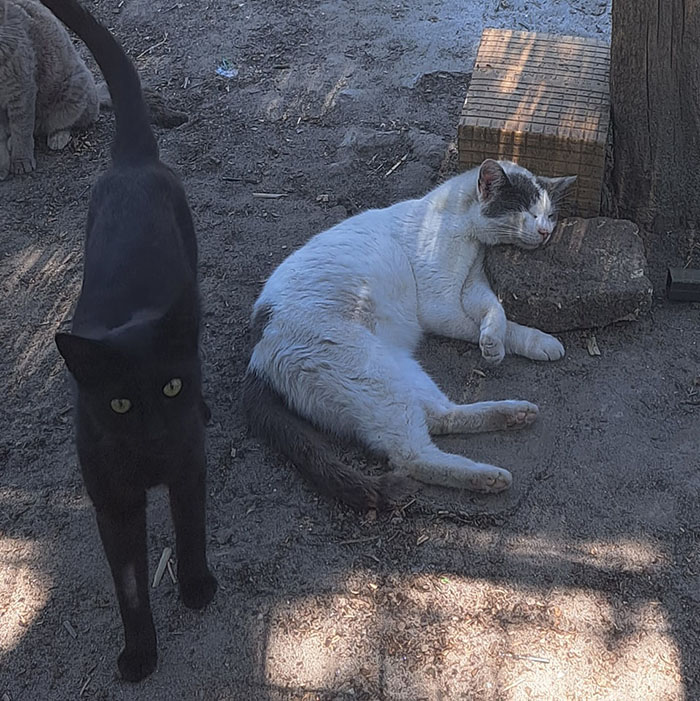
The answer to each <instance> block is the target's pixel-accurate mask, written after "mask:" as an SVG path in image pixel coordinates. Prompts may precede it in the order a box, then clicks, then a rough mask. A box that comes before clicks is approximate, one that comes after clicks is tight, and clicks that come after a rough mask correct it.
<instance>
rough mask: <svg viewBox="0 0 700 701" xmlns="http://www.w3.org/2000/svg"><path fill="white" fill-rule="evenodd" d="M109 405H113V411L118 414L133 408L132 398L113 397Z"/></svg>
mask: <svg viewBox="0 0 700 701" xmlns="http://www.w3.org/2000/svg"><path fill="white" fill-rule="evenodd" d="M109 405H110V406H111V407H112V411H113V412H115V413H117V414H126V412H127V411H129V409H131V400H130V399H113V400H112V401H111V402H110V403H109Z"/></svg>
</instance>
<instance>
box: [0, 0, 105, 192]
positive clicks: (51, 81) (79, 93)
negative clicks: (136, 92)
mask: <svg viewBox="0 0 700 701" xmlns="http://www.w3.org/2000/svg"><path fill="white" fill-rule="evenodd" d="M98 112H99V104H98V98H97V90H96V89H95V81H94V79H93V77H92V73H90V71H89V70H88V68H87V66H86V65H85V63H84V62H83V60H82V59H81V58H80V56H79V55H78V53H77V51H76V50H75V47H74V46H73V44H72V43H71V40H70V38H69V36H68V32H66V30H65V29H64V28H63V27H62V26H61V24H60V22H59V21H58V20H57V19H56V18H55V17H54V16H53V15H52V14H51V13H50V12H49V11H48V10H47V9H46V8H44V7H43V6H42V5H41V4H40V3H39V2H37V1H36V0H0V180H2V179H4V178H6V177H7V176H8V174H9V173H15V174H18V173H28V172H30V171H32V170H34V168H35V167H36V162H35V160H34V135H35V134H36V135H39V134H40V135H45V136H46V137H47V144H48V147H49V148H50V149H54V150H58V149H62V148H64V147H65V146H66V144H67V143H68V142H69V141H70V130H71V128H72V127H85V126H87V125H88V124H90V123H91V122H94V121H95V120H96V119H97V115H98Z"/></svg>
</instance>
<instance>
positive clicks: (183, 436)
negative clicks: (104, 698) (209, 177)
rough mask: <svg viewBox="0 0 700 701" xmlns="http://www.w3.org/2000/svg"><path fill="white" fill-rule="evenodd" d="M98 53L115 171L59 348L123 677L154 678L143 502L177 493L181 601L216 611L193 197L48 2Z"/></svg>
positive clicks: (69, 3) (113, 45)
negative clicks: (209, 553)
mask: <svg viewBox="0 0 700 701" xmlns="http://www.w3.org/2000/svg"><path fill="white" fill-rule="evenodd" d="M42 1H43V3H44V4H45V5H46V6H47V7H49V8H50V9H51V10H52V11H53V12H54V14H55V15H56V16H57V17H58V18H59V19H61V20H62V21H63V22H64V23H65V24H66V25H67V26H68V27H69V28H70V29H72V30H73V31H74V32H75V33H76V34H77V35H78V36H79V37H80V38H81V39H82V40H83V41H84V42H85V43H86V44H87V46H88V48H89V49H90V51H91V52H92V55H93V56H94V57H95V60H96V61H97V63H98V64H99V66H100V68H101V69H102V73H103V74H104V77H105V79H106V81H107V84H108V86H109V90H110V93H111V96H112V101H113V105H114V111H115V115H116V136H115V139H114V143H113V146H112V165H111V167H110V168H109V170H108V171H107V172H106V173H105V174H104V175H102V176H101V177H100V178H99V180H98V181H97V183H96V185H95V187H94V189H93V192H92V195H91V200H90V207H89V211H88V221H87V237H86V242H85V260H84V275H83V286H82V290H81V292H80V296H79V298H78V303H77V307H76V310H75V314H74V316H73V324H72V332H71V333H70V334H66V333H58V334H57V335H56V344H57V345H58V349H59V351H60V353H61V355H62V356H63V358H64V359H65V361H66V365H67V366H68V369H69V370H70V372H71V374H72V376H73V378H74V379H75V382H76V388H77V391H76V398H75V412H76V443H77V448H78V455H79V458H80V466H81V470H82V474H83V479H84V481H85V486H86V488H87V491H88V494H89V495H90V498H91V499H92V502H93V505H94V507H95V511H96V515H97V525H98V527H99V531H100V536H101V538H102V543H103V545H104V549H105V552H106V554H107V558H108V560H109V564H110V567H111V570H112V576H113V577H114V585H115V588H116V591H117V598H118V600H119V608H120V610H121V615H122V621H123V624H124V638H125V647H124V650H122V652H121V654H120V655H119V660H118V664H119V670H120V672H121V674H122V677H123V678H124V679H127V680H130V681H138V680H139V679H143V678H144V677H145V676H147V675H148V674H150V673H151V672H152V671H153V670H154V669H155V666H156V661H157V651H156V633H155V628H154V626H153V619H152V616H151V608H150V603H149V598H148V564H147V559H146V491H147V489H148V488H149V487H152V486H154V485H157V484H165V485H167V487H168V488H169V493H170V505H171V510H172V516H173V522H174V526H175V535H176V545H177V559H178V568H177V571H178V578H179V585H180V595H181V597H182V600H183V602H184V604H185V605H186V606H188V607H190V608H202V607H204V606H206V604H208V603H209V601H211V599H212V597H213V596H214V593H215V591H216V588H217V583H216V579H215V578H214V577H213V575H212V574H211V573H210V571H209V568H208V567H207V562H206V546H205V471H206V462H205V450H204V425H205V423H206V421H207V419H208V409H207V407H206V405H205V404H204V401H203V399H202V394H201V375H200V361H199V341H198V339H199V322H200V310H199V295H198V285H197V242H196V238H195V233H194V229H193V226H192V219H191V217H190V211H189V208H188V205H187V201H186V198H185V193H184V190H183V188H182V185H181V183H180V181H179V179H178V178H177V176H176V175H175V174H174V173H173V171H171V170H170V168H168V167H167V166H165V165H163V164H162V163H161V162H160V161H159V159H158V145H157V143H156V140H155V137H154V135H153V132H152V131H151V129H150V126H149V120H148V113H147V108H146V105H145V103H144V100H143V95H142V92H141V84H140V81H139V78H138V74H137V72H136V69H135V68H134V66H133V65H132V64H131V62H130V61H129V59H128V58H127V56H126V55H125V54H124V51H123V50H122V48H121V47H120V45H119V44H118V43H117V42H116V40H115V39H114V38H113V37H112V35H111V34H110V33H109V31H107V29H106V28H105V27H103V26H102V25H100V24H99V23H98V22H97V21H96V20H95V19H94V18H93V17H92V15H91V14H90V13H89V12H87V11H86V10H84V9H83V8H82V7H81V6H80V5H79V4H78V3H77V2H75V1H74V0H42Z"/></svg>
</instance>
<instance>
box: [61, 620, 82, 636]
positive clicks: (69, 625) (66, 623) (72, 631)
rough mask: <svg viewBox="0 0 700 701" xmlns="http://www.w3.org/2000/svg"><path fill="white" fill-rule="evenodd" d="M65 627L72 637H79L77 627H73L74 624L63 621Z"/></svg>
mask: <svg viewBox="0 0 700 701" xmlns="http://www.w3.org/2000/svg"><path fill="white" fill-rule="evenodd" d="M63 627H64V628H65V629H66V630H67V631H68V633H69V634H70V636H71V637H72V638H74V639H75V638H77V637H78V634H77V633H76V632H75V628H73V626H72V625H71V624H70V623H69V622H68V621H63Z"/></svg>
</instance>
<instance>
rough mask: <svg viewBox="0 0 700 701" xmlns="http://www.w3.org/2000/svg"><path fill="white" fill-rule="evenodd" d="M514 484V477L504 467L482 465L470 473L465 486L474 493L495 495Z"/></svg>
mask: <svg viewBox="0 0 700 701" xmlns="http://www.w3.org/2000/svg"><path fill="white" fill-rule="evenodd" d="M512 483H513V475H511V474H510V472H508V470H504V469H503V468H502V467H494V466H493V465H483V464H482V465H479V467H478V468H476V469H474V470H473V471H470V474H469V475H468V477H467V480H466V484H465V485H464V486H465V488H466V489H470V490H471V491H472V492H484V493H486V494H495V493H496V492H502V491H503V490H504V489H508V487H510V485H511V484H512Z"/></svg>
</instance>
